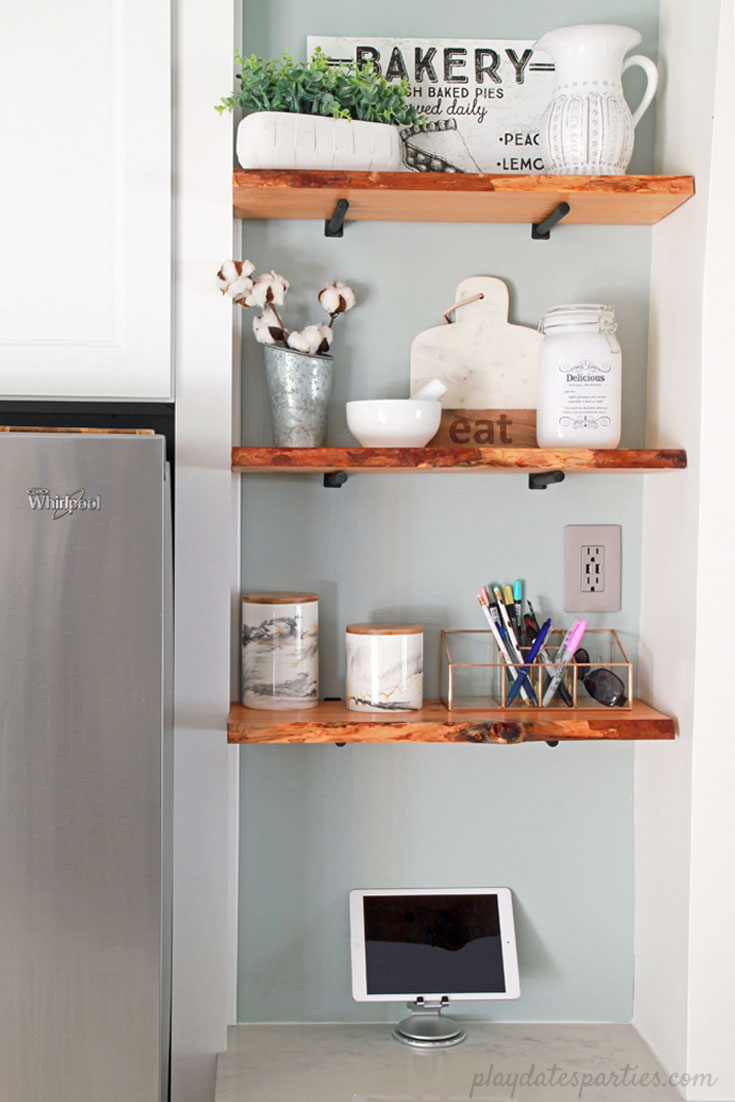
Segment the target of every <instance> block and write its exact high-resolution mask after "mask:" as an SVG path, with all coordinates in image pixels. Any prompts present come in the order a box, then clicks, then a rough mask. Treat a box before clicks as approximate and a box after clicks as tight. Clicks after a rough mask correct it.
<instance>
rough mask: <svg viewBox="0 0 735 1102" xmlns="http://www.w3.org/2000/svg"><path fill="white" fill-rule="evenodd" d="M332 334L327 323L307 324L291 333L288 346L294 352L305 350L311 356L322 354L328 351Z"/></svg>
mask: <svg viewBox="0 0 735 1102" xmlns="http://www.w3.org/2000/svg"><path fill="white" fill-rule="evenodd" d="M332 336H333V334H332V330H331V329H330V328H329V326H328V325H307V326H306V329H301V330H297V331H296V332H294V333H291V335H290V336H289V338H288V346H289V348H293V349H294V351H296V352H307V353H309V355H311V356H314V355H324V353H325V352H328V351H329V348H330V345H331V343H332Z"/></svg>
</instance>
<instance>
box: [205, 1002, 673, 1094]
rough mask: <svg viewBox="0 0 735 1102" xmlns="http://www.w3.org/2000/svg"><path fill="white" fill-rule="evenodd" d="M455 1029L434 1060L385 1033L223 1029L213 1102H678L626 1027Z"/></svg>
mask: <svg viewBox="0 0 735 1102" xmlns="http://www.w3.org/2000/svg"><path fill="white" fill-rule="evenodd" d="M462 1024H463V1025H464V1026H465V1028H466V1029H467V1035H468V1036H467V1040H466V1041H465V1042H464V1044H461V1045H458V1046H457V1047H456V1048H449V1049H444V1050H442V1051H439V1052H435V1053H429V1052H416V1051H414V1050H413V1049H411V1048H409V1047H407V1046H405V1045H402V1044H399V1043H398V1042H397V1041H394V1040H393V1038H392V1037H391V1029H392V1027H391V1026H390V1025H387V1024H380V1025H375V1024H369V1025H310V1024H305V1025H238V1026H232V1027H231V1028H230V1030H229V1036H228V1049H227V1052H226V1053H223V1054H222V1055H221V1056H220V1057H219V1059H218V1063H217V1092H216V1099H215V1102H654V1100H655V1102H681V1096H680V1095H679V1094H678V1093H677V1091H676V1090H675V1089H674V1088H673V1087H672V1086H671V1085H670V1084H669V1079H668V1076H667V1074H666V1073H665V1072H664V1070H663V1069H662V1068H661V1066H660V1065H659V1064H658V1062H657V1061H656V1058H655V1057H654V1056H653V1054H652V1052H651V1050H650V1049H649V1048H648V1047H647V1045H646V1044H645V1042H644V1041H643V1040H642V1039H641V1037H640V1036H639V1035H638V1033H637V1032H636V1030H635V1029H634V1028H633V1026H630V1025H617V1024H579V1025H577V1024H569V1025H568V1024H544V1025H535V1024H525V1025H524V1024H521V1025H515V1024H514V1025H508V1024H498V1025H494V1024H492V1023H485V1022H482V1023H481V1022H463V1023H462Z"/></svg>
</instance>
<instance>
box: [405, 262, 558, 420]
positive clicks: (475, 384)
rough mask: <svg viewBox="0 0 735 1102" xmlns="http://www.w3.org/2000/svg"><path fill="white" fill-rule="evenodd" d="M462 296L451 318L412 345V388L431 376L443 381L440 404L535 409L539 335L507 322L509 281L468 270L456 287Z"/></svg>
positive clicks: (541, 338)
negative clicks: (471, 274)
mask: <svg viewBox="0 0 735 1102" xmlns="http://www.w3.org/2000/svg"><path fill="white" fill-rule="evenodd" d="M474 295H482V298H481V299H478V300H477V301H475V302H467V303H466V305H464V306H460V307H459V308H458V309H457V310H456V312H455V315H454V316H455V319H456V320H455V321H454V322H453V323H451V324H449V325H447V324H444V325H436V326H434V327H433V328H431V329H425V330H424V331H423V332H422V333H419V334H418V336H417V337H415V339H414V341H413V343H412V345H411V393H412V394H413V393H414V392H415V391H417V390H419V388H420V387H422V386H424V384H425V383H428V382H429V381H430V380H431V379H441V381H442V382H443V383H444V385H445V386H446V387H447V393H446V394H445V395H444V397H443V398H442V403H441V404H442V406H443V407H444V409H535V408H536V387H537V379H538V361H539V354H540V351H541V342H542V340H543V337H542V336H541V334H540V333H539V332H537V331H536V330H535V329H531V328H529V327H528V326H524V325H511V324H509V322H508V305H509V296H508V287H507V285H506V284H505V283H504V282H503V280H502V279H497V278H495V277H493V276H471V277H470V278H469V279H463V280H462V282H461V283H460V285H459V287H458V288H457V295H456V298H455V302H457V303H460V302H465V301H466V300H467V299H470V298H472V297H473V296H474Z"/></svg>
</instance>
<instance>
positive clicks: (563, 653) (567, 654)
mask: <svg viewBox="0 0 735 1102" xmlns="http://www.w3.org/2000/svg"><path fill="white" fill-rule="evenodd" d="M586 629H587V621H586V620H578V621H577V623H576V624H575V625H574V627H572V628H570V629H569V631H568V632H567V633H566V635H565V636H564V640H563V642H562V644H561V646H560V647H559V650H558V651H557V652H556V658H555V659H554V665H557V666H558V669H557V671H556V673H555V674H554V676H553V677H552V679H551V681H550V682H549V684H548V687H547V689H546V692H545V693H544V699H543V701H542V704H543V706H544V708H545V707H546V706H547V705H548V704H549V703H550V702H551V700H552V699H553V698H554V695H555V693H556V690H557V689H558V687H559V683H560V681H561V679H562V677H563V676H564V672H565V670H566V667H567V666H568V665H569V663H570V662H571V660H572V659H573V658H574V652H575V651H576V649H577V647H578V646H579V644H580V643H581V642H582V636H583V635H584V633H585V631H586Z"/></svg>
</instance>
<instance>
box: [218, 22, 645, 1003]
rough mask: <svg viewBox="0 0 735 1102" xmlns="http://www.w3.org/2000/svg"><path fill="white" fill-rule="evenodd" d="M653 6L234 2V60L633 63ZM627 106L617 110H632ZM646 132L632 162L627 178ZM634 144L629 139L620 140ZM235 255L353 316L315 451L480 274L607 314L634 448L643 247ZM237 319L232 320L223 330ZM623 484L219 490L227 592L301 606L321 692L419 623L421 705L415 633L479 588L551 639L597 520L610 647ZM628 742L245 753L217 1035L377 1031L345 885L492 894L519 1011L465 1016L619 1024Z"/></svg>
mask: <svg viewBox="0 0 735 1102" xmlns="http://www.w3.org/2000/svg"><path fill="white" fill-rule="evenodd" d="M657 19H658V4H657V2H654V0H639V2H635V3H634V2H632V0H610V3H609V4H607V5H601V4H590V3H589V2H588V3H583V2H581V0H563V2H562V3H560V4H557V5H556V6H555V7H554V9H553V12H551V11H550V9H549V6H548V5H546V4H543V3H542V2H541V0H527V2H525V3H520V4H518V5H515V6H514V7H513V10H510V7H509V6H508V5H505V4H502V5H501V4H498V3H489V2H488V0H467V2H465V3H464V4H463V5H462V6H461V8H455V9H453V10H450V9H448V8H447V7H446V5H445V4H441V3H439V2H438V0H425V2H424V3H422V4H418V3H406V4H404V5H402V6H401V5H395V4H394V3H391V4H389V3H387V2H386V0H377V2H375V3H372V4H371V5H370V6H369V7H366V8H365V9H364V10H362V11H361V12H360V14H359V15H357V14H356V7H355V5H353V4H351V3H347V4H345V5H343V6H341V7H340V6H339V5H332V4H327V3H326V2H325V0H314V2H312V3H310V4H308V5H306V4H299V3H297V2H296V0H290V2H284V0H276V2H272V3H270V4H268V5H261V4H260V3H256V2H255V0H246V3H245V26H246V34H245V49H246V51H247V52H257V53H261V54H263V55H266V56H275V55H277V54H279V53H280V52H282V50H283V49H285V48H286V47H287V46H290V47H291V49H292V52H293V53H294V55H296V56H298V55H303V54H304V52H305V37H306V35H307V34H308V33H315V34H355V33H359V34H362V33H364V34H371V33H372V34H379V33H382V34H395V35H425V36H435V37H440V36H446V37H462V36H474V37H492V36H496V37H513V36H517V37H528V38H533V37H535V36H537V35H540V34H541V33H542V32H543V31H544V30H546V29H548V28H550V27H551V26H554V25H556V26H559V25H563V24H565V23H574V22H585V21H598V22H601V21H610V22H619V23H629V24H630V25H632V26H636V27H639V28H640V29H641V30H642V31H643V32H644V36H645V37H644V43H643V45H642V47H641V52H645V53H648V54H651V55H653V56H655V51H656V37H655V35H656V25H657ZM636 94H637V93H636V92H632V93H631V97H632V99H635V96H636ZM652 125H653V119H652V117H651V118H649V119H647V120H644V123H642V124H641V127H640V128H639V132H638V134H639V137H638V149H637V153H636V159H635V161H634V163H633V165H632V168H633V169H637V170H639V171H647V170H650V168H651V155H650V150H651V146H652ZM644 128H645V129H644ZM243 229H244V232H243V251H242V255H244V256H248V257H250V259H252V260H253V262H254V263H255V264H256V266H257V268H258V269H259V270H261V269H263V268H271V267H275V268H276V270H277V271H280V272H282V273H283V274H284V275H286V277H287V278H288V279H290V280H291V282H292V285H293V290H292V292H291V293H290V297H289V301H288V306H287V308H286V309H287V312H288V317H289V319H292V320H293V321H294V322H295V321H297V320H298V321H299V323H300V324H306V322H307V321H308V320H311V319H310V315H311V314H312V313H313V311H312V308H311V305H310V303H311V301H312V300H313V295H314V293H315V291H316V290H318V289H319V288H320V287H321V286H323V285H324V283H325V282H329V281H331V280H332V279H334V278H338V279H344V280H346V281H347V282H349V283H351V284H352V285H353V286H354V287H355V289H356V291H357V293H358V297H359V300H360V305H359V307H358V308H357V309H355V310H354V311H353V312H352V313H351V314H350V315H348V317H347V318H346V319H343V322H342V323H341V324H340V329H339V331H338V332H337V336H336V338H335V346H334V355H335V367H336V376H337V379H336V384H335V391H334V398H333V403H332V409H331V413H330V429H329V442H330V443H334V444H339V443H352V442H353V441H352V438H351V436H350V434H349V433H348V431H347V428H346V424H345V421H344V402H345V401H346V400H348V399H350V398H358V397H374V396H381V395H383V396H400V395H403V394H407V393H408V351H409V345H410V342H411V339H412V338H413V336H414V335H415V334H416V333H417V332H418V331H419V330H421V329H425V328H427V327H428V326H430V325H434V324H437V323H438V322H439V321H440V319H441V313H442V311H443V310H444V309H446V307H447V306H448V305H450V304H451V302H452V301H453V293H454V289H455V287H456V284H457V283H458V282H459V280H460V279H462V278H464V277H466V276H469V275H480V274H483V275H498V276H501V277H502V278H504V279H506V280H507V281H508V282H509V284H510V287H511V317H512V320H514V321H518V322H521V323H524V324H528V325H535V324H536V323H537V322H538V320H539V318H540V316H541V315H542V314H543V312H544V310H545V309H546V308H547V307H549V306H551V305H556V304H559V303H562V302H574V301H587V302H590V301H592V302H595V301H604V302H610V303H613V304H614V305H615V306H616V307H617V310H618V319H619V324H620V338H621V343H622V346H623V355H624V403H623V404H624V429H623V444H624V445H629V446H640V445H642V444H643V422H644V403H645V364H646V345H647V318H648V280H649V264H650V231H648V230H646V229H638V228H616V229H612V228H601V227H598V228H572V227H568V228H561V227H560V228H559V230H558V231H557V232H556V233H555V234H553V235H552V240H551V241H550V242H548V243H542V242H532V241H531V240H530V232H529V229H528V227H527V226H485V225H479V226H476V225H455V224H450V225H426V224H421V225H409V224H381V223H355V224H348V225H347V227H346V230H345V236H344V238H343V239H341V240H332V241H328V240H326V239H325V238H324V236H323V233H322V228H321V225H320V224H319V223H317V222H312V223H306V222H280V223H279V222H248V223H245V225H244V228H243ZM246 321H249V318H248V319H246ZM244 393H245V403H244V429H243V439H244V441H245V442H249V443H268V442H269V440H270V436H269V427H268V415H267V401H266V397H265V386H264V380H263V368H262V355H261V350H260V348H259V347H258V346H257V345H255V343H254V340H253V338H252V335H251V334H250V333H249V332H248V333H247V334H246V340H245V364H244ZM641 491H642V484H641V480H640V479H639V478H637V477H635V476H632V475H618V476H597V477H595V476H569V477H568V478H567V480H566V482H565V483H564V484H563V485H561V486H556V487H551V488H550V489H548V490H546V491H543V492H538V491H536V492H531V491H529V490H528V489H527V488H526V479H525V477H524V476H521V475H502V476H501V475H497V476H486V475H477V474H475V475H439V474H433V475H428V474H427V475H382V476H380V475H376V476H354V477H351V478H350V480H349V481H348V483H347V485H346V486H344V487H343V488H342V489H340V490H328V489H324V488H323V487H322V486H321V479H320V478H318V477H316V476H311V477H303V476H284V477H282V478H281V477H279V478H273V477H263V476H260V477H250V476H248V477H247V478H243V515H244V536H243V587H244V589H245V590H253V589H309V590H312V589H313V590H314V591H316V592H318V593H319V595H320V617H321V632H320V641H321V679H322V686H321V688H322V694H323V695H325V696H338V695H343V688H344V686H343V677H344V654H343V651H344V644H343V638H344V626H345V624H346V623H349V622H351V621H353V620H367V619H411V620H416V621H418V622H421V623H423V624H424V625H425V628H426V666H427V674H426V695H427V696H435V695H436V694H437V669H438V633H439V629H440V628H441V627H482V626H483V624H482V621H481V619H480V618H479V610H478V609H477V605H476V601H475V597H474V594H475V593H476V592H477V589H478V587H479V585H480V584H482V583H484V582H487V581H489V580H490V579H491V578H495V579H503V580H512V578H515V577H523V578H525V579H526V582H527V586H528V592H529V595H530V596H531V598H532V599H534V598H538V601H539V604H540V605H541V607H542V608H543V610H544V612H546V611H548V612H549V613H553V614H555V617H556V621H557V623H560V622H561V623H563V622H564V616H563V611H562V609H563V575H562V548H563V534H564V526H565V524H579V523H595V524H606V523H610V524H622V526H623V559H624V567H623V609H622V611H621V612H620V613H619V614H617V615H616V616H612V617H608V618H606V620H605V623H606V624H611V625H612V626H618V627H620V628H621V629H623V630H624V631H625V632H628V633H630V634H631V636H633V637H634V636H635V634H636V632H637V625H638V606H639V589H638V576H639V569H638V568H639V539H640V524H641ZM632 766H633V755H632V747H631V746H629V745H624V744H623V745H596V744H585V745H581V746H564V745H562V746H559V747H558V748H556V749H554V750H552V749H549V748H548V747H546V746H545V745H543V744H542V745H534V746H527V747H515V748H514V747H489V746H488V747H454V746H398V745H394V746H381V747H373V746H354V747H347V748H345V749H337V748H334V747H332V746H326V747H299V746H289V747H257V748H256V747H251V748H247V749H244V750H243V751H242V774H241V778H242V810H241V883H240V888H241V904H240V971H239V1018H240V1020H242V1021H255V1020H266V1021H267V1020H270V1021H274V1020H292V1021H293V1020H296V1021H298V1020H304V1021H308V1020H315V1021H318V1020H332V1021H342V1020H344V1021H347V1020H366V1019H373V1020H376V1019H379V1018H385V1019H390V1018H392V1017H394V1016H395V1007H393V1008H392V1009H391V1007H390V1006H389V1005H387V1004H386V1007H382V1006H380V1005H378V1004H376V1005H373V1006H369V1007H368V1006H365V1005H359V1004H355V1003H353V1001H352V999H351V996H350V975H349V947H348V934H347V892H348V891H349V889H350V888H353V887H411V886H418V887H428V886H432V885H436V886H441V885H447V886H472V885H475V884H477V885H481V884H507V885H509V886H510V887H512V888H513V889H514V892H515V899H516V908H517V921H518V927H519V953H520V965H521V988H522V996H521V999H520V1000H518V1001H517V1002H513V1003H494V1004H492V1005H489V1004H488V1005H478V1004H465V1005H463V1006H462V1007H461V1008H460V1010H465V1011H466V1012H467V1013H472V1014H475V1015H476V1016H487V1017H492V1018H495V1019H506V1020H507V1019H510V1020H513V1019H515V1020H606V1019H610V1020H626V1019H628V1018H629V1017H630V1013H631V999H632V965H633V960H632V954H633V896H632V892H633V866H632V853H633V851H632V829H633V824H632V810H631V800H632V788H633V772H632Z"/></svg>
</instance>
